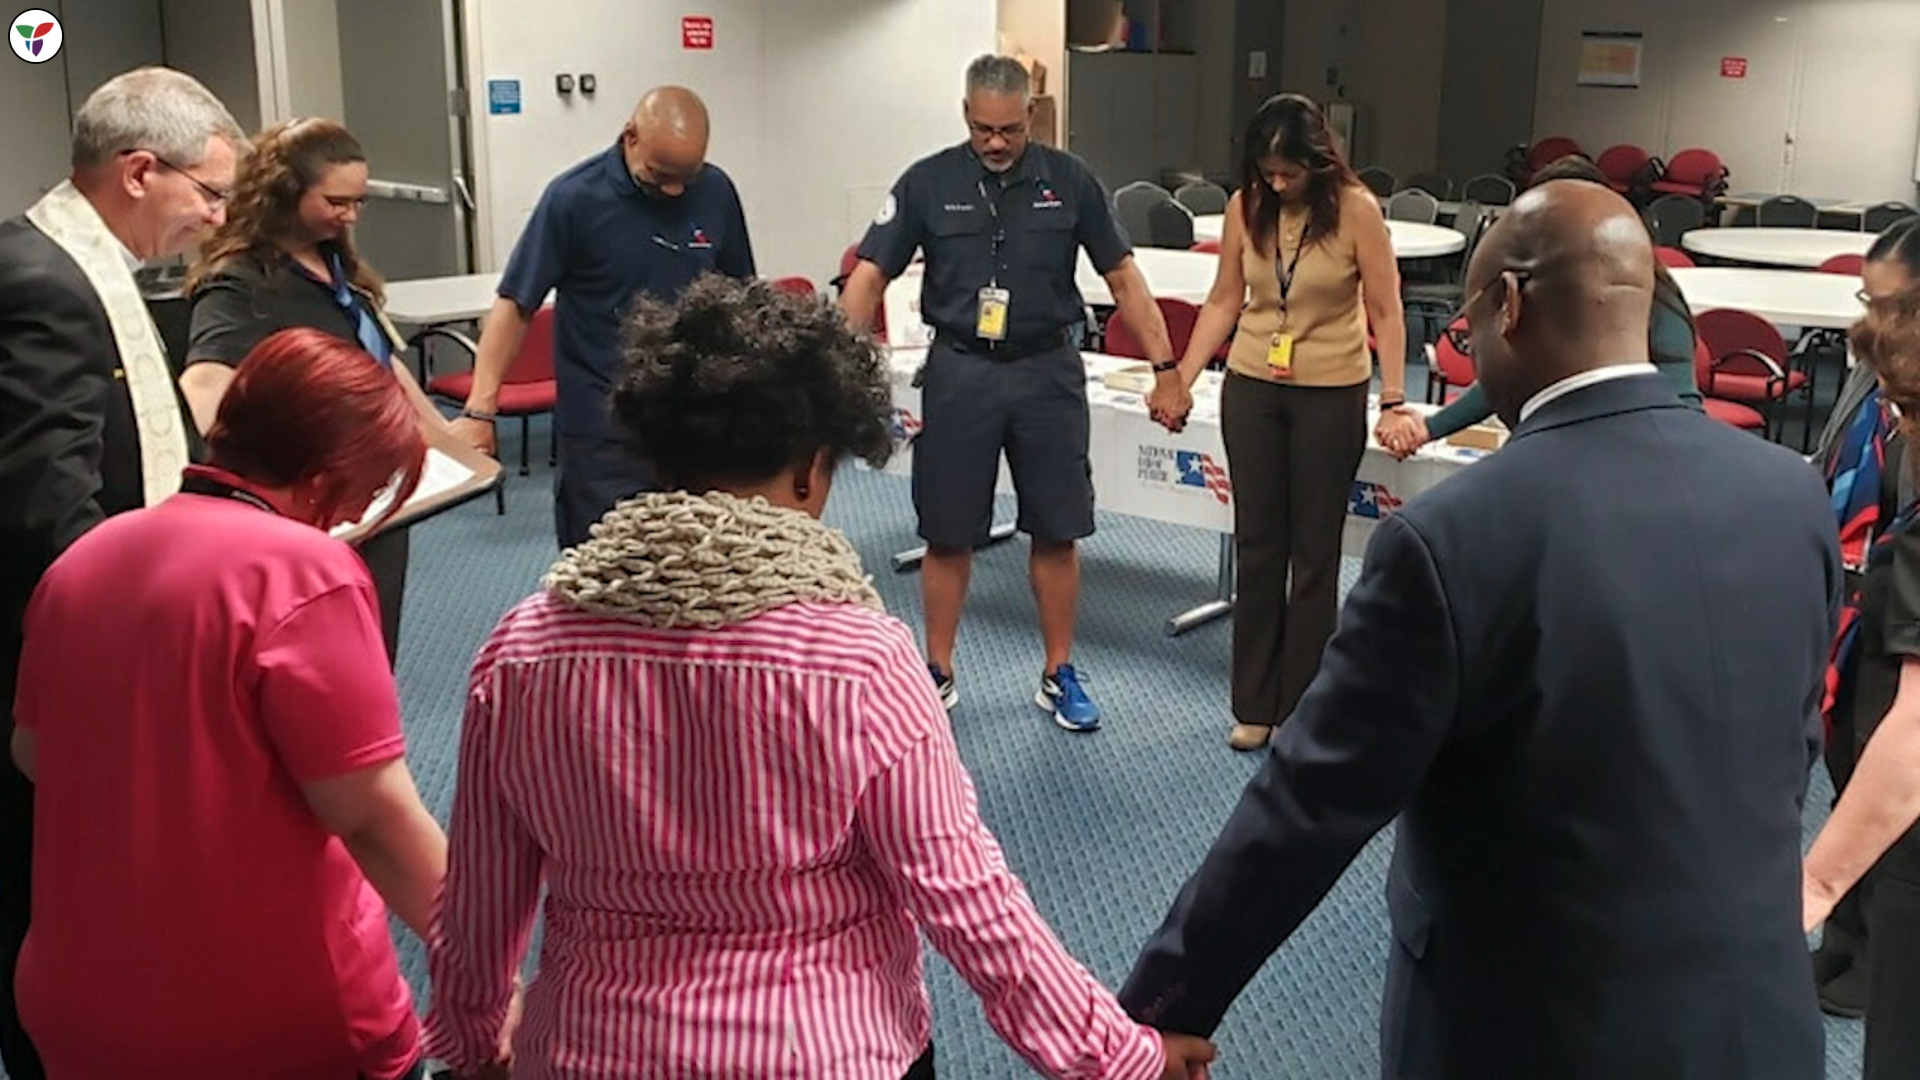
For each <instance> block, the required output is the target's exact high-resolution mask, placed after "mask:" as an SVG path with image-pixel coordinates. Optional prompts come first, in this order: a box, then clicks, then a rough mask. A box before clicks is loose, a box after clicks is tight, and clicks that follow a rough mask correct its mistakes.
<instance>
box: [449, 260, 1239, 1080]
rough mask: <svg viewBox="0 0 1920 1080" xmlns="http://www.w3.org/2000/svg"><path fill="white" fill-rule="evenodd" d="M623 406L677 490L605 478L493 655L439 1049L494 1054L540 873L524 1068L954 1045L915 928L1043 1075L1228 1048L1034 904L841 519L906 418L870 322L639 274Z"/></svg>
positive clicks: (823, 1055) (1129, 1070)
mask: <svg viewBox="0 0 1920 1080" xmlns="http://www.w3.org/2000/svg"><path fill="white" fill-rule="evenodd" d="M613 405H614V408H615V411H616V412H617V414H618V416H619V418H620V420H621V422H622V424H623V426H624V427H625V428H626V429H628V430H629V431H631V432H632V433H633V436H634V438H635V440H636V442H637V445H638V447H639V449H640V451H641V452H642V454H643V455H644V456H645V457H646V458H647V459H648V460H649V462H650V463H651V464H652V465H653V466H654V467H655V468H656V469H657V470H658V472H659V474H660V475H661V477H662V478H663V479H664V480H665V481H667V482H668V483H670V484H672V485H673V487H674V490H670V491H666V492H661V493H655V494H647V495H641V496H638V497H636V498H634V499H630V500H627V501H626V502H623V503H621V504H620V505H619V506H617V507H615V508H614V509H613V510H612V511H610V512H609V513H608V514H607V516H606V517H605V518H603V519H601V521H600V523H599V524H598V525H596V526H595V527H594V530H593V538H592V539H590V540H589V541H587V542H586V543H585V544H582V545H580V546H579V547H576V548H572V549H569V550H568V551H566V552H564V553H563V554H562V555H561V557H560V561H559V562H557V563H556V564H555V565H554V567H553V569H552V571H551V572H550V573H549V574H548V575H547V577H546V579H545V580H544V582H543V583H542V584H543V586H544V587H543V589H542V590H541V591H540V592H538V593H536V594H534V595H533V596H531V597H529V598H528V599H526V600H525V601H523V602H521V603H520V604H519V606H517V607H515V608H514V609H513V610H512V611H510V612H508V613H507V615H506V616H505V617H504V618H503V619H502V620H501V621H500V624H499V626H498V627H496V628H495V630H494V632H493V634H492V636H490V637H489V638H488V639H487V641H486V643H485V645H483V646H482V648H481V650H480V654H479V656H478V658H477V659H476V660H475V663H474V668H473V673H472V679H471V682H470V685H469V690H468V696H467V705H466V717H465V727H464V730H463V733H462V741H461V751H460V774H459V775H460V779H459V787H458V790H457V792H456V794H455V798H454V808H453V822H452V830H451V838H450V839H451V844H452V851H451V857H450V868H449V873H448V880H447V887H446V893H445V897H444V900H443V906H442V911H441V916H440V919H441V921H440V925H439V928H438V933H437V934H436V938H435V945H434V948H433V951H432V956H431V961H430V963H431V974H432V980H433V1010H432V1013H431V1015H430V1016H429V1018H428V1022H427V1030H428V1046H429V1053H430V1054H431V1055H433V1056H435V1057H438V1058H441V1059H443V1060H445V1061H446V1062H447V1063H448V1064H449V1065H451V1066H452V1067H453V1068H454V1070H455V1072H456V1073H457V1074H466V1075H471V1074H476V1073H479V1072H482V1071H485V1070H486V1069H487V1068H489V1067H490V1066H497V1065H498V1064H499V1063H498V1062H497V1061H496V1059H495V1048H496V1046H497V1045H498V1042H499V1035H500V1032H501V1028H502V1025H503V1024H504V1023H505V1022H506V1021H505V1018H506V1016H507V1013H508V1009H509V1003H510V1001H511V999H512V997H513V987H514V973H515V971H516V970H517V968H518V966H519V964H520V962H521V959H522V957H523V955H524V953H525V950H526V947H527V941H528V936H529V932H530V930H531V928H532V924H533V918H534V913H535V908H536V903H537V898H538V896H539V892H540V888H541V885H542V883H543V882H544V884H545V885H546V887H547V890H548V895H547V900H546V905H545V915H546V938H545V944H544V947H543V949H542V952H541V970H540V973H539V975H538V977H537V978H536V979H535V980H534V982H533V984H532V986H531V987H529V988H528V990H527V994H526V1004H525V1017H524V1021H523V1022H522V1024H521V1026H520V1028H519V1030H518V1032H517V1034H516V1035H515V1037H514V1039H513V1057H514V1060H513V1072H514V1075H515V1076H516V1077H520V1078H530V1080H539V1078H543V1077H557V1076H566V1077H607V1078H613V1077H619V1078H623V1080H624V1078H629V1077H675V1078H691V1077H714V1078H721V1077H724V1078H728V1080H735V1078H742V1077H766V1078H781V1080H812V1078H832V1080H900V1078H901V1077H910V1078H916V1080H917V1078H925V1077H931V1076H932V1075H933V1051H932V1046H931V1042H930V1039H931V1027H932V1025H931V1017H930V1009H929V1005H928V1000H927V993H926V989H925V986H924V984H923V982H922V980H921V971H920V945H919V940H918V938H917V936H916V934H915V929H916V927H918V928H924V929H925V931H926V932H927V935H928V937H929V938H930V939H931V940H932V942H933V944H934V946H935V947H936V948H937V949H939V950H940V952H941V953H942V954H943V955H945V956H946V957H947V958H948V959H949V960H950V961H951V962H952V963H953V965H954V967H955V968H956V969H957V970H958V971H959V972H960V974H961V975H962V977H964V978H965V979H966V980H967V982H968V984H969V985H970V986H972V987H973V989H974V991H975V993H977V994H978V995H979V997H980V1000H981V1002H982V1004H983V1005H984V1006H985V1009H986V1013H987V1019H988V1021H989V1022H990V1023H991V1024H992V1025H993V1027H994V1030H995V1031H997V1032H998V1033H999V1034H1000V1036H1001V1037H1002V1038H1003V1039H1005V1040H1006V1041H1007V1043H1008V1044H1009V1045H1010V1046H1012V1047H1013V1049H1014V1050H1016V1051H1017V1052H1018V1053H1019V1054H1020V1055H1021V1057H1023V1058H1025V1059H1026V1061H1027V1062H1028V1063H1029V1064H1030V1065H1032V1066H1033V1068H1034V1069H1036V1070H1038V1071H1039V1072H1040V1073H1042V1074H1043V1075H1046V1076H1050V1077H1060V1078H1067V1077H1072V1078H1086V1080H1092V1078H1112V1080H1160V1078H1179V1080H1187V1078H1188V1077H1190V1076H1201V1075H1204V1073H1205V1063H1206V1062H1207V1061H1208V1060H1210V1059H1211V1058H1212V1056H1213V1050H1212V1047H1211V1046H1209V1045H1208V1044H1207V1043H1206V1042H1205V1041H1203V1040H1201V1039H1197V1038H1193V1037H1190V1036H1182V1035H1166V1036H1162V1035H1160V1034H1158V1033H1156V1032H1154V1031H1152V1030H1151V1029H1149V1028H1145V1027H1141V1026H1140V1025H1138V1024H1135V1023H1133V1022H1132V1021H1131V1020H1129V1019H1128V1018H1127V1016H1126V1014H1125V1013H1124V1012H1122V1011H1121V1009H1120V1007H1119V1005H1118V1004H1117V1003H1116V1002H1115V1001H1114V998H1113V996H1112V995H1111V994H1110V993H1109V992H1108V991H1107V989H1106V988H1105V987H1104V986H1102V985H1100V983H1098V982H1097V981H1095V979H1094V978H1093V977H1092V976H1091V975H1090V974H1088V972H1087V971H1086V970H1085V969H1084V968H1083V967H1081V966H1080V964H1078V963H1077V962H1076V961H1075V960H1074V959H1073V958H1072V957H1071V956H1069V955H1068V954H1067V953H1066V951H1065V950H1064V949H1063V948H1062V947H1061V945H1060V943H1059V941H1058V940H1057V939H1056V938H1055V937H1054V935H1053V933H1052V931H1051V930H1050V929H1049V928H1048V927H1047V924H1046V923H1045V922H1044V921H1043V920H1042V919H1041V917H1040V915H1039V913H1038V912H1036V911H1035V910H1034V907H1033V903H1032V901H1031V900H1030V899H1029V898H1028V896H1027V893H1026V890H1025V889H1024V888H1023V887H1022V886H1021V884H1020V882H1019V880H1018V879H1017V878H1015V877H1014V875H1013V873H1012V872H1011V871H1010V870H1009V869H1008V868H1007V865H1006V863H1005V861H1004V859H1003V858H1002V857H1001V853H1000V848H999V846H998V845H997V844H996V843H995V841H994V838H993V836H992V834H991V833H989V832H988V831H987V828H986V826H985V825H984V824H983V823H982V822H981V820H980V818H979V815H978V812H977V809H976V807H975V803H974V794H973V787H972V785H971V783H970V782H969V780H968V778H967V773H966V770H965V768H964V767H963V766H962V765H961V763H960V758H959V755H958V753H957V751H956V750H955V747H954V743H953V739H952V736H951V734H950V732H949V731H948V728H947V719H946V712H945V710H944V709H942V708H941V706H940V703H939V701H938V700H936V698H935V696H934V691H933V685H932V684H931V683H929V682H928V681H927V676H926V668H925V666H924V664H922V662H921V659H920V653H919V651H918V649H917V648H916V647H915V645H914V642H913V640H912V637H911V635H910V634H909V632H908V631H907V629H906V628H905V626H903V625H902V624H901V623H900V622H898V621H897V620H895V619H893V618H891V617H889V616H888V615H886V614H885V613H884V612H883V611H882V609H881V604H880V598H879V596H878V595H877V594H876V593H875V592H874V591H873V588H872V586H871V585H870V584H869V583H868V581H867V578H866V576H865V574H864V573H863V572H862V569H861V566H860V562H859V557H858V556H857V555H856V554H855V553H854V551H853V549H852V547H851V546H850V545H849V544H848V543H847V541H846V539H845V538H844V537H842V536H841V535H840V534H839V533H838V532H835V531H833V530H830V529H828V528H826V527H825V526H823V525H821V524H820V523H819V521H818V517H819V514H820V511H821V508H822V506H823V505H824V504H825V502H826V499H827V491H828V488H829V486H830V485H831V483H832V480H833V473H834V468H835V466H836V465H837V464H838V463H839V462H840V461H841V460H842V459H844V458H845V457H847V456H849V455H852V456H858V457H861V458H864V459H866V460H868V461H870V462H876V463H877V462H882V461H884V460H885V458H886V457H887V455H888V454H889V453H890V451H891V449H892V444H891V441H890V437H889V433H888V422H887V421H888V417H889V415H890V412H891V402H890V394H889V390H888V381H887V378H886V372H885V368H884V364H883V362H882V360H881V358H880V356H879V355H878V353H877V351H876V350H875V348H874V347H873V346H872V345H871V344H869V343H867V342H866V341H865V340H863V339H858V338H855V337H854V336H852V335H851V334H849V333H848V331H847V330H846V328H845V326H844V325H843V324H842V323H841V321H840V318H839V316H838V314H837V313H836V312H835V311H834V310H833V309H832V308H831V307H830V306H828V305H825V304H822V303H819V302H818V301H814V300H809V299H801V298H795V297H790V296H785V295H782V294H779V293H776V292H775V291H774V290H773V289H771V288H770V287H769V286H767V285H766V284H765V283H751V284H743V283H740V282H734V281H730V280H725V279H720V278H715V277H707V278H703V279H701V280H700V281H698V282H696V283H695V284H694V285H693V286H692V287H691V288H690V289H689V290H688V291H687V292H686V294H685V295H684V296H683V297H682V299H681V300H680V302H679V303H678V304H677V305H676V306H672V307H669V306H666V305H663V304H660V303H657V302H651V301H648V302H643V304H642V306H641V308H640V309H639V310H638V311H637V312H636V314H635V315H634V317H633V319H632V321H631V323H630V325H629V327H628V343H627V365H626V369H625V371H624V373H623V375H622V377H621V379H620V381H619V384H618V385H617V387H616V388H615V391H614V394H613ZM701 492H704V494H698V493H701Z"/></svg>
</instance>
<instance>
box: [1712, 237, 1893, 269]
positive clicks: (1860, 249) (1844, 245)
mask: <svg viewBox="0 0 1920 1080" xmlns="http://www.w3.org/2000/svg"><path fill="white" fill-rule="evenodd" d="M1873 241H1874V236H1873V234H1872V233H1857V232H1842V231H1840V230H1838V229H1748V228H1739V227H1735V228H1726V229H1693V230H1691V231H1689V232H1687V233H1685V234H1683V235H1682V236H1681V237H1680V246H1681V247H1683V248H1685V249H1687V250H1688V251H1691V252H1693V253H1694V254H1696V255H1705V256H1708V257H1709V258H1715V259H1727V260H1730V261H1732V262H1743V263H1755V264H1758V265H1762V266H1794V267H1801V268H1803V269H1812V268H1813V267H1816V266H1819V265H1820V264H1821V263H1823V262H1826V261H1827V260H1828V259H1831V258H1833V257H1834V256H1835V255H1865V254H1866V253H1867V249H1868V248H1870V247H1872V246H1873Z"/></svg>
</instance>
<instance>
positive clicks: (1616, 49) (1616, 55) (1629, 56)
mask: <svg viewBox="0 0 1920 1080" xmlns="http://www.w3.org/2000/svg"><path fill="white" fill-rule="evenodd" d="M1578 70H1579V74H1578V75H1577V76H1576V81H1577V82H1578V83H1579V84H1580V85H1581V86H1622V87H1635V86H1639V85H1640V33H1639V31H1637V30H1588V31H1586V32H1585V33H1582V34H1581V35H1580V66H1579V69H1578Z"/></svg>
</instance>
